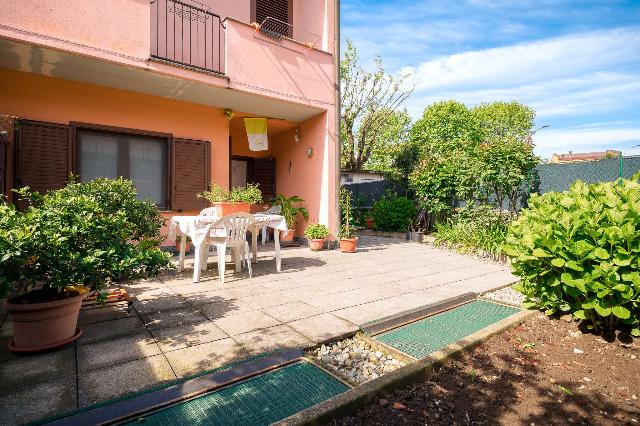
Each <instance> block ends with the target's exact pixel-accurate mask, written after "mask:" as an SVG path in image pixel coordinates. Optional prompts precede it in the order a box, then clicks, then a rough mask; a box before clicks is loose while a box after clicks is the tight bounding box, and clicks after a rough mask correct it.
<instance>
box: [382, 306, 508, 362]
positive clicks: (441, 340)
mask: <svg viewBox="0 0 640 426" xmlns="http://www.w3.org/2000/svg"><path fill="white" fill-rule="evenodd" d="M519 311H520V309H517V308H511V307H508V306H503V305H498V304H496V303H491V302H486V301H484V300H477V301H475V302H471V303H467V304H465V305H462V306H459V307H457V308H453V309H450V310H448V311H445V312H442V313H440V314H436V315H433V316H430V317H427V318H425V319H422V320H420V321H416V322H413V323H411V324H407V325H405V326H403V327H400V328H397V329H395V330H391V331H387V332H386V333H382V334H379V335H377V336H375V337H374V338H375V339H376V340H378V341H380V342H382V343H385V344H387V345H389V346H391V347H393V348H396V349H398V350H399V351H401V352H404V353H406V354H409V355H411V356H413V357H414V358H418V359H419V358H424V357H425V356H427V355H429V354H430V353H433V352H435V351H437V350H439V349H442V348H444V347H446V346H448V345H450V344H451V343H453V342H457V341H458V340H460V339H463V338H465V337H467V336H469V335H471V334H473V333H475V332H476V331H479V330H482V329H483V328H485V327H487V326H489V325H491V324H494V323H496V322H498V321H500V320H502V319H504V318H507V317H509V316H511V315H513V314H515V313H516V312H519Z"/></svg>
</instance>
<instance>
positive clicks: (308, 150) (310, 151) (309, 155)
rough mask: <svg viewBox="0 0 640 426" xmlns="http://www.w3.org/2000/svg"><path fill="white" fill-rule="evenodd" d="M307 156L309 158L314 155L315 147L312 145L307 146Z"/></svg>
mask: <svg viewBox="0 0 640 426" xmlns="http://www.w3.org/2000/svg"><path fill="white" fill-rule="evenodd" d="M307 157H309V158H311V157H313V148H311V147H309V148H307Z"/></svg>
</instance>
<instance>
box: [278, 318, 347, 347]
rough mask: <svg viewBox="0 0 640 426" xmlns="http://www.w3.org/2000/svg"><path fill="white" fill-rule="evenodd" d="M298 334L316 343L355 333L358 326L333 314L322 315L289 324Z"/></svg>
mask: <svg viewBox="0 0 640 426" xmlns="http://www.w3.org/2000/svg"><path fill="white" fill-rule="evenodd" d="M288 325H289V326H290V327H291V328H293V329H294V330H296V331H297V332H298V333H300V334H302V335H303V336H305V337H306V338H307V339H309V340H311V341H312V342H314V343H320V342H323V341H325V340H327V339H331V338H335V337H338V336H342V335H345V334H348V333H353V332H355V331H356V330H358V326H357V325H355V324H353V323H351V322H349V321H345V320H343V319H341V318H338V317H336V316H335V315H331V314H321V315H316V316H314V317H309V318H304V319H301V320H298V321H293V322H290V323H288Z"/></svg>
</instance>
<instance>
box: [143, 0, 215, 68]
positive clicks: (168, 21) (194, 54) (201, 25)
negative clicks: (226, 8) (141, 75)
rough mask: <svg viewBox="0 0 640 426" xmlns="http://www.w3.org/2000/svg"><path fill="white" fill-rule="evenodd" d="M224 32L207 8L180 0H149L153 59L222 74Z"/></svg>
mask: <svg viewBox="0 0 640 426" xmlns="http://www.w3.org/2000/svg"><path fill="white" fill-rule="evenodd" d="M185 1H188V0H185ZM224 34H225V33H224V24H223V23H222V20H221V19H220V16H219V15H216V14H215V13H213V12H211V11H209V10H206V9H204V8H202V7H198V6H194V5H190V4H188V3H186V2H182V1H179V0H151V57H152V58H156V59H160V60H164V61H169V62H173V63H175V64H179V65H183V66H186V67H191V68H196V69H199V70H203V71H209V72H215V73H221V74H222V73H224Z"/></svg>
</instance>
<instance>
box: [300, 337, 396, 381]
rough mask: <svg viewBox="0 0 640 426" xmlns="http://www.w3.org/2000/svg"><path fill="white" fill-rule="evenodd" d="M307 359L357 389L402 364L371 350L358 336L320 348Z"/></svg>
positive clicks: (375, 350) (387, 355)
mask: <svg viewBox="0 0 640 426" xmlns="http://www.w3.org/2000/svg"><path fill="white" fill-rule="evenodd" d="M310 356H311V357H312V358H313V359H315V360H316V361H317V362H319V363H321V364H322V365H323V366H324V367H325V368H327V369H328V370H329V371H332V372H334V373H337V374H338V375H340V376H342V377H343V378H344V379H346V380H347V381H349V382H351V383H352V384H356V385H358V384H361V383H365V382H368V381H369V380H373V379H375V378H377V377H379V376H381V375H383V374H386V373H389V372H391V371H393V370H396V369H398V368H400V367H402V366H403V365H404V362H402V361H400V360H398V359H396V358H394V357H392V356H391V355H389V354H384V353H382V352H380V351H378V350H377V349H375V348H372V347H371V345H370V344H369V343H368V342H367V341H365V340H364V339H363V338H362V335H360V334H358V335H355V336H354V337H352V338H350V339H345V340H341V341H339V342H336V343H334V344H332V345H322V346H321V347H319V348H317V349H315V350H314V351H312V352H311V353H310Z"/></svg>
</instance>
